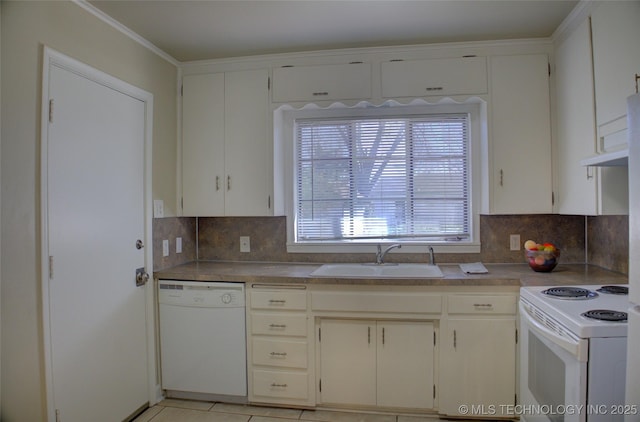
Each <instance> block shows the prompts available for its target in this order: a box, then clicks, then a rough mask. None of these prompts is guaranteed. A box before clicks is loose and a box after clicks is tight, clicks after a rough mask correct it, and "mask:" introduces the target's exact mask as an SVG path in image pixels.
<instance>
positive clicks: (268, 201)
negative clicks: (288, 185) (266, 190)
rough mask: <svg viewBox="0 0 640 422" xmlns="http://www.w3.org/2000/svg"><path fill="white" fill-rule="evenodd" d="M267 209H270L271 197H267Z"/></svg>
mask: <svg viewBox="0 0 640 422" xmlns="http://www.w3.org/2000/svg"><path fill="white" fill-rule="evenodd" d="M267 208H268V209H271V195H269V196H268V197H267Z"/></svg>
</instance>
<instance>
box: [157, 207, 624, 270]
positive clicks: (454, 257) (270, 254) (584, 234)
mask: <svg viewBox="0 0 640 422" xmlns="http://www.w3.org/2000/svg"><path fill="white" fill-rule="evenodd" d="M153 229H154V261H155V262H154V267H155V268H154V269H155V270H159V269H163V268H168V267H171V266H174V265H179V264H181V263H184V262H189V261H192V260H195V259H200V260H220V261H270V262H367V261H370V260H371V259H372V256H373V254H374V253H375V249H373V248H372V251H371V253H370V254H362V253H361V254H326V253H323V254H306V253H287V247H286V240H287V239H286V238H287V235H286V218H285V217H200V218H198V219H196V218H188V217H182V218H163V219H154V225H153ZM196 232H197V236H196ZM511 234H519V235H520V245H521V247H522V244H523V243H524V242H525V241H526V240H527V239H533V240H535V241H537V242H551V243H554V244H555V245H557V246H558V247H559V248H560V250H561V253H562V255H561V257H560V262H561V263H584V262H589V263H592V264H595V265H598V266H601V267H604V268H607V269H611V270H614V271H618V272H622V273H625V274H626V273H627V272H628V258H627V257H628V251H629V246H628V217H627V216H601V217H585V216H566V215H555V214H553V215H551V214H550V215H537V214H535V215H483V216H481V217H480V237H481V239H480V241H481V244H482V247H481V251H480V253H473V254H446V253H438V254H437V260H438V262H439V263H460V262H475V261H482V262H485V263H518V262H522V263H524V262H525V261H524V252H523V250H522V249H521V250H519V251H511V250H510V248H509V236H510V235H511ZM180 236H181V237H182V239H183V240H182V241H183V253H182V254H176V253H175V238H176V237H180ZM240 236H249V237H250V249H251V251H250V252H240ZM163 239H168V240H169V242H170V254H169V256H168V257H162V240H163ZM196 244H197V249H198V250H197V251H196ZM426 259H427V258H426V254H391V255H389V256H388V257H387V260H388V261H390V262H393V261H394V260H402V261H403V262H426Z"/></svg>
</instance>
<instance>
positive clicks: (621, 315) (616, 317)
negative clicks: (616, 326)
mask: <svg viewBox="0 0 640 422" xmlns="http://www.w3.org/2000/svg"><path fill="white" fill-rule="evenodd" d="M582 316H584V317H587V318H591V319H597V320H599V321H612V322H626V321H627V313H626V312H621V311H611V310H609V309H594V310H591V311H587V312H584V313H583V314H582Z"/></svg>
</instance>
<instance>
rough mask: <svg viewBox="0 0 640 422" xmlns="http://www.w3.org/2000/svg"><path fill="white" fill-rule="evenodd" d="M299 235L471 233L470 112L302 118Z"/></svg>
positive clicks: (445, 237)
mask: <svg viewBox="0 0 640 422" xmlns="http://www.w3.org/2000/svg"><path fill="white" fill-rule="evenodd" d="M295 136H296V192H295V194H296V202H295V207H296V217H295V218H296V222H295V230H296V233H295V234H296V241H297V242H318V241H337V240H358V239H401V238H405V239H407V240H426V241H459V240H468V239H469V238H470V226H471V224H470V218H471V217H470V212H471V210H470V192H469V186H470V181H469V175H470V157H469V116H468V114H446V115H421V116H410V117H398V118H397V117H384V118H356V119H353V118H351V119H297V120H296V122H295Z"/></svg>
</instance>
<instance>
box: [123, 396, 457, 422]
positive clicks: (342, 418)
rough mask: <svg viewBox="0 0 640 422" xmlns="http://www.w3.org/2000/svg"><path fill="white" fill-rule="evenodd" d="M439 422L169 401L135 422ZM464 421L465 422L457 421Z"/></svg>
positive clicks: (385, 415)
mask: <svg viewBox="0 0 640 422" xmlns="http://www.w3.org/2000/svg"><path fill="white" fill-rule="evenodd" d="M292 420H299V421H313V422H437V421H440V419H439V418H438V417H437V416H403V415H389V414H378V413H352V412H337V411H329V410H298V409H282V408H272V407H261V406H249V405H238V404H225V403H211V402H201V401H191V400H176V399H166V400H164V401H162V402H160V403H158V404H157V405H155V406H153V407H151V408H150V409H147V411H145V412H144V413H143V414H142V415H140V416H139V417H137V418H136V419H135V421H134V422H249V421H250V422H291V421H292ZM458 422H464V421H458Z"/></svg>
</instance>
